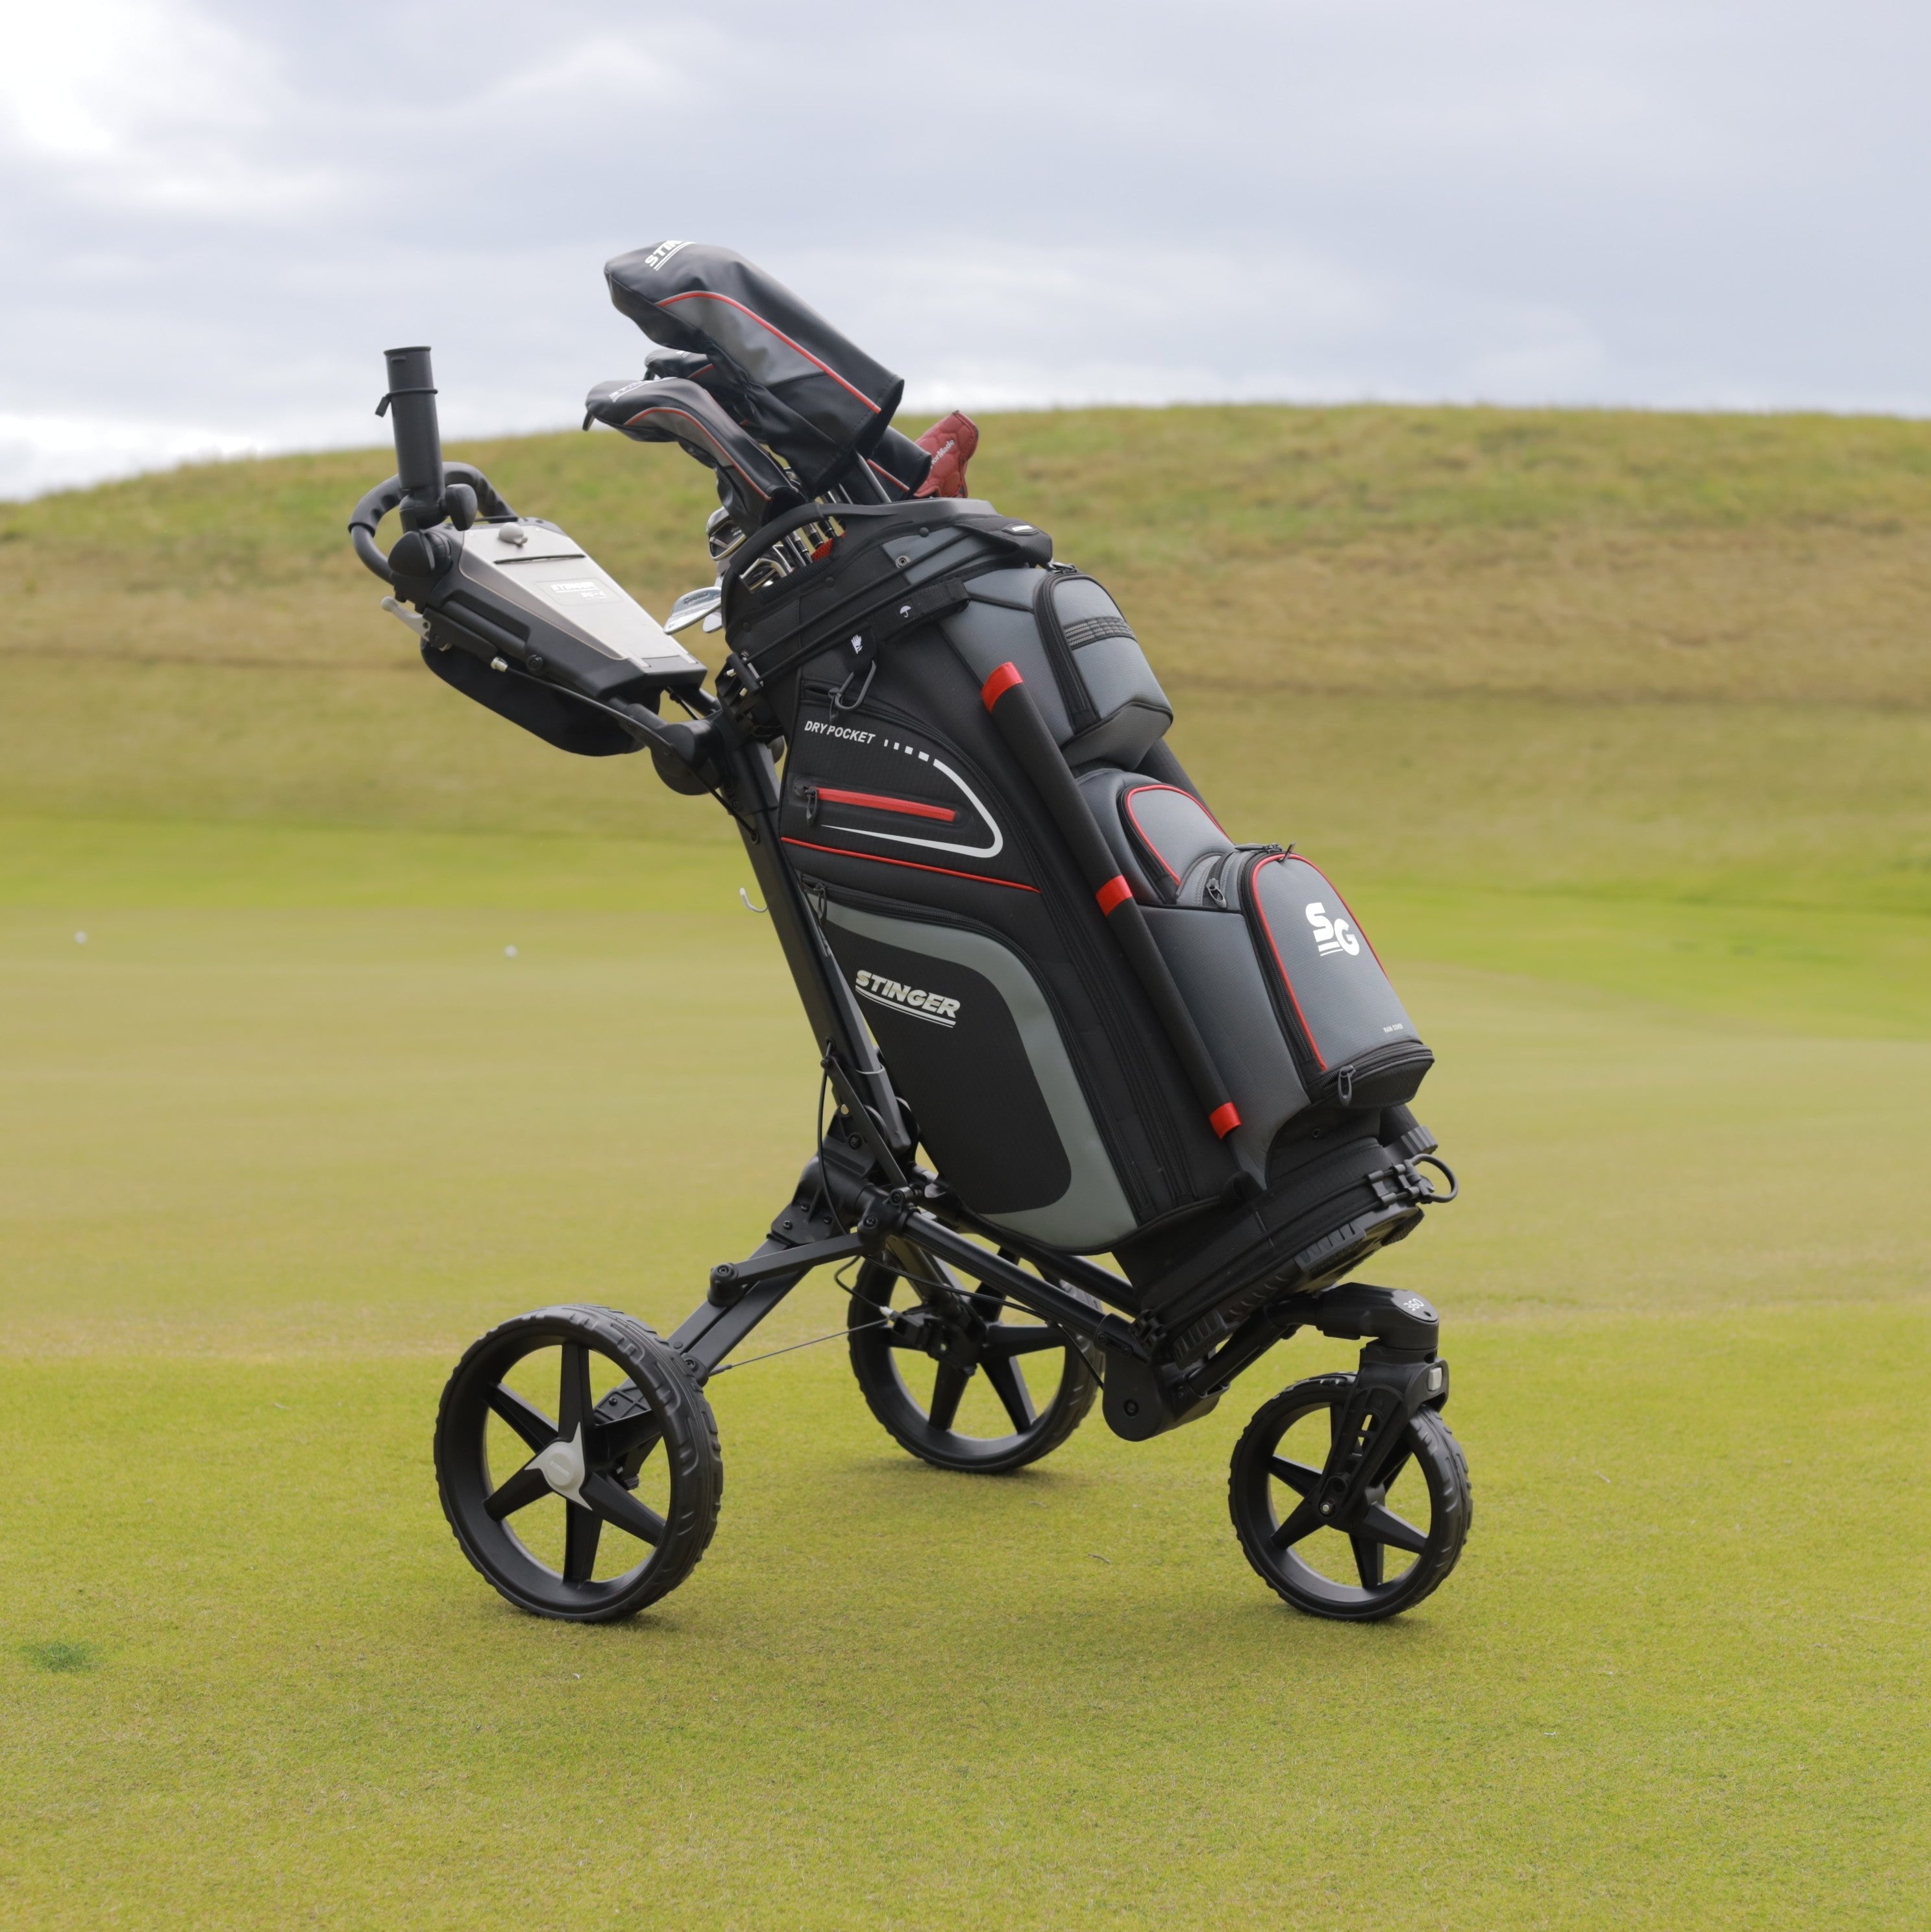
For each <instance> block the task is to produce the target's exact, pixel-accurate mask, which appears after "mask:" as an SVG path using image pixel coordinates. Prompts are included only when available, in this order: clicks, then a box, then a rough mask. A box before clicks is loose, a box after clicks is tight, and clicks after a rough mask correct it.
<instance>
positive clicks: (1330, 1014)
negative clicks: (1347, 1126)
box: [1240, 852, 1435, 1108]
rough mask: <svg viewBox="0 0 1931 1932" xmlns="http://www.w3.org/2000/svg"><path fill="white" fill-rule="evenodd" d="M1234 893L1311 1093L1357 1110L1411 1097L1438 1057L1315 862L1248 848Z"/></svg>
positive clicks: (1275, 1005) (1285, 854)
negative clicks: (1418, 1032)
mask: <svg viewBox="0 0 1931 1932" xmlns="http://www.w3.org/2000/svg"><path fill="white" fill-rule="evenodd" d="M1240 904H1241V906H1242V908H1243V910H1244V912H1245V913H1246V919H1247V925H1248V929H1249V932H1251V934H1252V936H1253V941H1254V947H1255V953H1257V954H1258V956H1259V959H1260V962H1261V971H1262V972H1263V974H1264V975H1265V977H1267V982H1268V989H1269V991H1270V992H1271V993H1272V995H1273V1000H1274V1007H1275V1010H1276V1013H1278V1014H1279V1016H1280V1020H1281V1024H1282V1027H1283V1028H1285V1031H1286V1032H1287V1034H1288V1038H1289V1040H1291V1041H1292V1042H1293V1043H1294V1049H1295V1052H1296V1054H1297V1057H1298V1058H1300V1062H1301V1077H1302V1079H1303V1081H1304V1082H1305V1083H1306V1086H1307V1089H1308V1091H1309V1094H1311V1095H1312V1096H1313V1097H1315V1099H1317V1100H1325V1099H1327V1098H1328V1097H1330V1096H1331V1097H1333V1098H1334V1099H1336V1100H1339V1102H1340V1103H1341V1104H1342V1106H1353V1107H1357V1108H1365V1107H1385V1106H1394V1105H1395V1104H1396V1103H1398V1102H1400V1101H1404V1100H1410V1099H1411V1098H1412V1097H1414V1092H1415V1090H1416V1088H1418V1087H1419V1086H1420V1085H1421V1081H1422V1076H1423V1074H1425V1073H1427V1071H1428V1070H1429V1067H1432V1066H1433V1065H1434V1064H1435V1056H1434V1055H1432V1053H1430V1052H1429V1050H1428V1049H1427V1048H1426V1047H1425V1046H1423V1044H1422V1043H1421V1042H1420V1040H1418V1039H1417V1038H1416V1037H1415V1030H1414V1022H1413V1021H1412V1020H1411V1019H1409V1018H1408V1013H1407V1011H1406V1010H1405V1008H1404V1007H1402V1003H1401V1001H1399V999H1397V998H1396V997H1395V989H1394V988H1393V986H1390V984H1389V983H1388V976H1387V974H1385V973H1384V972H1383V971H1382V970H1381V961H1380V960H1379V959H1377V958H1376V957H1375V951H1374V949H1373V947H1371V946H1370V945H1369V944H1368V941H1367V940H1366V938H1364V937H1363V935H1362V932H1361V930H1360V928H1359V927H1358V926H1356V924H1355V923H1354V915H1353V914H1352V913H1351V912H1349V910H1348V907H1347V905H1346V904H1345V903H1344V901H1342V897H1341V895H1340V894H1339V892H1336V890H1335V889H1334V887H1333V885H1332V884H1331V883H1330V882H1329V880H1328V879H1327V877H1326V875H1325V874H1324V873H1323V872H1322V871H1321V869H1320V868H1319V867H1318V866H1316V865H1312V864H1310V863H1309V862H1308V861H1307V860H1306V859H1303V858H1299V857H1297V856H1294V854H1292V853H1279V852H1257V853H1253V854H1252V856H1250V857H1249V859H1248V860H1247V862H1246V864H1245V865H1244V866H1243V867H1242V868H1240Z"/></svg>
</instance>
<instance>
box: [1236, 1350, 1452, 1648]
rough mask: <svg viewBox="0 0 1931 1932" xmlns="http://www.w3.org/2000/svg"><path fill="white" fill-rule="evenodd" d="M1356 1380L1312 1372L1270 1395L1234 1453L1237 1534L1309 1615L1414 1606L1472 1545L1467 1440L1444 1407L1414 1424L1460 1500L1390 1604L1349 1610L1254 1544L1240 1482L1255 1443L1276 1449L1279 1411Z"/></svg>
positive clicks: (1342, 1390)
mask: <svg viewBox="0 0 1931 1932" xmlns="http://www.w3.org/2000/svg"><path fill="white" fill-rule="evenodd" d="M1353 1387H1354V1376H1352V1375H1348V1374H1338V1375H1325V1376H1309V1378H1308V1379H1306V1381H1304V1382H1296V1383H1294V1384H1293V1385H1291V1386H1290V1387H1289V1388H1285V1389H1283V1390H1282V1391H1281V1392H1280V1394H1278V1395H1276V1396H1273V1397H1270V1398H1269V1400H1267V1401H1266V1402H1264V1403H1262V1404H1261V1406H1260V1407H1259V1408H1258V1409H1256V1410H1255V1412H1254V1414H1253V1415H1252V1417H1251V1418H1249V1421H1248V1424H1247V1427H1246V1429H1244V1430H1243V1431H1242V1432H1241V1435H1240V1441H1239V1442H1237V1444H1236V1445H1234V1454H1233V1455H1232V1456H1231V1457H1230V1459H1229V1460H1228V1476H1227V1507H1228V1515H1229V1517H1231V1519H1232V1521H1233V1524H1234V1537H1235V1539H1236V1541H1237V1542H1238V1543H1239V1544H1240V1550H1241V1554H1242V1555H1243V1556H1245V1557H1246V1559H1247V1561H1248V1563H1249V1565H1250V1566H1251V1567H1252V1569H1253V1571H1254V1572H1255V1574H1256V1575H1257V1576H1258V1577H1260V1579H1261V1581H1262V1582H1263V1583H1265V1584H1266V1585H1267V1587H1268V1588H1269V1589H1270V1590H1272V1591H1273V1592H1274V1594H1275V1595H1276V1596H1277V1597H1279V1598H1280V1599H1281V1601H1282V1602H1283V1603H1285V1604H1288V1605H1289V1606H1290V1607H1292V1608H1293V1609H1294V1610H1299V1611H1300V1612H1301V1613H1303V1615H1305V1616H1316V1617H1322V1618H1325V1619H1329V1620H1330V1621H1333V1622H1346V1623H1379V1622H1383V1621H1384V1620H1385V1619H1387V1618H1390V1617H1393V1616H1400V1615H1402V1613H1404V1612H1405V1611H1408V1610H1413V1609H1414V1607H1415V1606H1416V1605H1417V1604H1420V1603H1423V1602H1425V1601H1426V1600H1427V1599H1428V1598H1430V1597H1432V1595H1434V1594H1435V1592H1436V1591H1437V1590H1438V1589H1441V1586H1442V1585H1443V1584H1444V1583H1446V1582H1447V1580H1448V1577H1449V1576H1450V1573H1451V1572H1453V1570H1454V1568H1455V1566H1456V1564H1457V1563H1459V1562H1460V1561H1461V1560H1462V1551H1463V1550H1464V1549H1465V1547H1467V1545H1468V1536H1469V1532H1470V1531H1471V1529H1472V1527H1473V1525H1474V1513H1475V1505H1474V1490H1473V1487H1472V1486H1471V1483H1470V1481H1469V1477H1468V1457H1466V1456H1465V1455H1464V1454H1463V1453H1462V1445H1461V1444H1460V1443H1459V1442H1457V1441H1456V1439H1455V1434H1454V1432H1453V1430H1451V1429H1450V1427H1449V1426H1448V1424H1447V1422H1446V1421H1444V1420H1443V1419H1442V1416H1441V1412H1439V1411H1438V1410H1436V1409H1423V1410H1421V1411H1420V1412H1418V1413H1417V1415H1416V1416H1415V1418H1414V1420H1413V1421H1411V1423H1410V1424H1409V1425H1408V1427H1409V1429H1410V1430H1411V1432H1412V1433H1413V1434H1414V1435H1415V1436H1417V1437H1419V1438H1420V1442H1419V1443H1418V1445H1417V1448H1418V1449H1419V1450H1420V1451H1421V1452H1422V1453H1424V1454H1434V1455H1435V1456H1438V1457H1440V1459H1441V1461H1442V1463H1444V1464H1445V1465H1446V1466H1447V1469H1448V1472H1449V1474H1450V1490H1451V1492H1452V1497H1453V1502H1454V1504H1455V1510H1454V1516H1453V1522H1452V1523H1450V1526H1449V1531H1450V1533H1449V1535H1447V1538H1444V1541H1443V1542H1442V1543H1441V1545H1440V1547H1438V1548H1437V1549H1435V1550H1432V1551H1430V1552H1429V1553H1426V1556H1425V1558H1423V1559H1417V1562H1416V1564H1415V1565H1414V1568H1412V1569H1411V1571H1409V1572H1408V1575H1407V1576H1405V1577H1403V1578H1402V1580H1401V1587H1400V1588H1399V1589H1397V1590H1396V1591H1395V1592H1391V1594H1390V1597H1389V1598H1388V1599H1387V1601H1385V1603H1384V1604H1376V1605H1373V1606H1363V1607H1360V1608H1359V1609H1354V1610H1347V1609H1342V1608H1339V1607H1335V1606H1333V1605H1331V1604H1323V1603H1321V1602H1320V1601H1318V1600H1315V1599H1313V1598H1306V1597H1303V1596H1302V1595H1300V1594H1299V1593H1298V1592H1296V1591H1295V1590H1294V1589H1293V1588H1292V1587H1291V1585H1289V1584H1288V1583H1287V1582H1286V1581H1285V1579H1283V1578H1282V1577H1281V1575H1280V1574H1279V1573H1278V1572H1276V1571H1275V1570H1274V1569H1273V1567H1272V1566H1271V1565H1270V1564H1269V1563H1268V1562H1267V1560H1266V1557H1265V1556H1264V1555H1263V1554H1262V1553H1260V1552H1258V1551H1257V1550H1255V1548H1254V1547H1252V1544H1250V1542H1249V1538H1248V1531H1247V1526H1246V1523H1245V1521H1244V1520H1243V1513H1242V1510H1241V1506H1240V1484H1241V1481H1242V1479H1243V1474H1244V1472H1245V1470H1246V1465H1247V1463H1248V1462H1249V1459H1250V1457H1251V1456H1252V1454H1253V1453H1254V1451H1252V1448H1250V1445H1252V1443H1254V1442H1256V1441H1257V1440H1259V1439H1262V1438H1264V1437H1266V1438H1269V1448H1270V1451H1271V1448H1272V1446H1273V1442H1274V1441H1276V1440H1278V1439H1279V1432H1278V1431H1277V1430H1273V1419H1274V1418H1275V1417H1276V1415H1278V1414H1279V1412H1281V1411H1282V1410H1283V1409H1288V1408H1290V1407H1292V1406H1296V1405H1297V1404H1300V1403H1305V1402H1306V1399H1307V1398H1308V1397H1309V1396H1310V1395H1311V1394H1317V1393H1318V1394H1323V1395H1329V1396H1337V1397H1340V1398H1342V1400H1345V1397H1346V1394H1347V1392H1348V1391H1350V1390H1351V1389H1352V1388H1353ZM1270 1431H1271V1432H1272V1434H1271V1436H1270ZM1424 1563H1425V1565H1426V1567H1424Z"/></svg>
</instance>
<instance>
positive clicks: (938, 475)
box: [913, 410, 979, 496]
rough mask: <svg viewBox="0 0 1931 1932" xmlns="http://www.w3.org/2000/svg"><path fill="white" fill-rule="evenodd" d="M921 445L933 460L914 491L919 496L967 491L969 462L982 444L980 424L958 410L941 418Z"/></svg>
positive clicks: (921, 439)
mask: <svg viewBox="0 0 1931 1932" xmlns="http://www.w3.org/2000/svg"><path fill="white" fill-rule="evenodd" d="M978 447H979V425H978V424H976V422H973V419H972V418H971V417H970V416H965V415H963V414H961V412H960V411H958V410H953V412H952V414H951V415H950V416H945V417H942V418H941V419H940V420H939V421H938V422H935V423H934V425H932V427H931V428H930V429H928V431H926V432H925V434H924V435H923V436H922V437H919V448H920V449H922V450H924V451H925V452H926V453H927V454H928V455H930V456H931V459H932V466H931V469H930V471H928V472H927V475H926V477H925V481H924V482H922V483H921V484H919V487H918V488H917V489H916V490H914V491H913V495H914V496H964V494H965V493H966V473H965V471H966V465H967V463H970V461H971V460H972V455H973V451H974V450H976V449H978Z"/></svg>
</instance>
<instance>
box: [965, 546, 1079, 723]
mask: <svg viewBox="0 0 1931 1932" xmlns="http://www.w3.org/2000/svg"><path fill="white" fill-rule="evenodd" d="M1000 574H1005V575H1011V576H1015V577H1017V576H1021V575H1026V574H1036V573H1028V572H1024V571H1009V572H1002V573H1000ZM940 628H942V629H943V631H944V632H945V634H946V637H948V638H949V640H951V643H952V648H953V649H954V650H955V651H957V652H958V654H959V655H960V656H961V657H962V658H964V660H965V661H966V667H967V669H968V670H970V671H971V673H972V674H973V676H974V678H976V679H977V680H978V681H979V682H980V683H981V684H983V683H984V682H985V680H986V679H988V677H990V676H991V675H992V673H994V671H996V670H997V669H998V668H999V667H1000V665H1001V664H1017V665H1018V667H1019V675H1020V676H1021V677H1023V678H1024V679H1025V680H1026V688H1027V690H1028V691H1030V692H1031V693H1032V694H1033V703H1035V704H1036V705H1037V706H1039V709H1040V712H1041V714H1042V715H1043V716H1044V717H1045V721H1046V725H1047V728H1048V730H1050V731H1051V733H1052V734H1053V736H1054V737H1055V738H1057V739H1058V740H1059V741H1060V743H1061V744H1064V743H1065V742H1066V739H1067V737H1068V736H1069V734H1070V733H1071V732H1072V724H1071V723H1070V721H1069V720H1068V718H1067V717H1066V706H1065V705H1064V704H1063V703H1062V702H1061V701H1060V684H1059V679H1057V678H1056V677H1054V675H1053V667H1052V663H1051V659H1049V658H1048V657H1047V655H1046V647H1045V645H1044V644H1042V643H1040V641H1039V627H1038V625H1036V624H1035V623H1034V622H1033V613H1032V612H1031V610H1030V609H1029V610H1011V609H1009V608H1008V607H1006V605H1004V604H983V603H971V604H967V606H966V607H965V608H964V610H958V611H955V612H954V613H952V616H949V617H948V618H947V619H946V620H945V622H944V623H943V625H941V626H940Z"/></svg>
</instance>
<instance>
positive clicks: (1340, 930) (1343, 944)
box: [1307, 899, 1361, 959]
mask: <svg viewBox="0 0 1931 1932" xmlns="http://www.w3.org/2000/svg"><path fill="white" fill-rule="evenodd" d="M1307 922H1308V924H1309V925H1310V926H1312V927H1313V928H1314V950H1315V951H1316V952H1317V953H1322V954H1327V953H1346V954H1347V955H1348V957H1349V958H1350V959H1352V958H1353V957H1354V955H1355V954H1356V953H1359V952H1360V950H1361V941H1360V938H1359V936H1358V935H1357V934H1356V932H1355V930H1354V927H1352V926H1350V925H1349V924H1348V922H1347V920H1345V919H1330V918H1329V917H1328V916H1327V907H1325V906H1324V905H1323V904H1321V901H1320V900H1318V899H1316V900H1315V901H1314V902H1313V904H1311V905H1310V906H1309V907H1308V909H1307Z"/></svg>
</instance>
